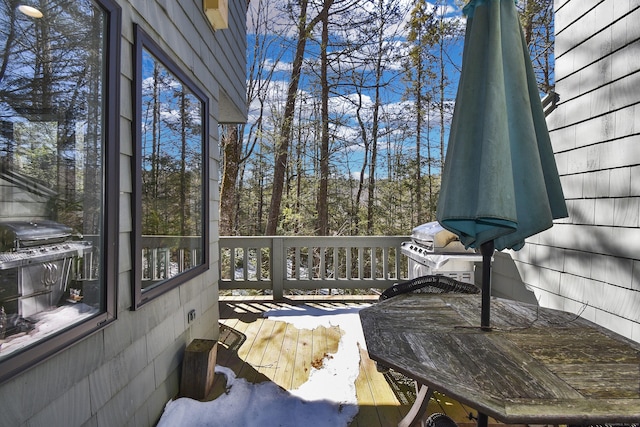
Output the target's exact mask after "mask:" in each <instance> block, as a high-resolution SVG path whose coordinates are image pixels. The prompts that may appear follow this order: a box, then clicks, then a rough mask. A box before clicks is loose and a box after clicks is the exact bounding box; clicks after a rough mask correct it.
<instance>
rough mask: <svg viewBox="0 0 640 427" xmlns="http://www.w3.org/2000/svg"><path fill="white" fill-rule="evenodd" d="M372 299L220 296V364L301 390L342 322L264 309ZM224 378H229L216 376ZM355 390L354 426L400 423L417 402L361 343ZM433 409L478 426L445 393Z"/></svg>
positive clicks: (330, 349)
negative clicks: (315, 322)
mask: <svg viewBox="0 0 640 427" xmlns="http://www.w3.org/2000/svg"><path fill="white" fill-rule="evenodd" d="M373 301H374V300H371V298H367V297H362V298H353V299H350V300H345V299H344V297H340V299H336V297H326V296H322V297H318V298H313V297H305V299H288V300H285V301H282V302H274V301H273V300H271V299H270V298H260V297H251V298H250V299H249V298H247V297H244V298H239V297H221V298H220V323H221V325H222V327H221V337H220V341H223V342H225V343H226V344H227V345H228V346H229V347H230V348H227V345H221V346H219V349H218V357H217V364H219V365H222V366H226V367H228V368H231V369H232V370H233V371H234V372H235V373H236V374H237V376H238V377H240V378H245V379H247V380H249V381H251V382H262V381H273V382H274V383H276V384H278V385H279V386H281V387H282V388H284V389H287V390H293V389H296V388H298V387H299V386H300V385H301V384H303V383H304V382H306V381H307V380H308V378H309V372H310V370H311V368H312V367H313V366H315V367H319V366H321V365H322V360H323V359H324V357H325V356H327V355H330V354H335V353H336V352H337V349H338V343H339V341H340V337H341V333H342V332H341V330H340V329H339V327H338V326H332V327H328V328H327V327H318V328H316V329H314V330H309V329H298V328H296V327H294V326H293V325H292V324H290V323H286V322H282V321H273V320H270V319H267V318H265V317H263V313H264V312H266V311H268V310H273V309H276V310H277V309H282V308H285V307H287V308H291V306H295V305H302V304H306V305H307V306H311V307H316V308H325V309H330V310H337V309H341V308H348V307H353V306H357V305H363V304H366V303H372V302H373ZM327 313H328V314H331V311H329V310H328V311H327ZM221 383H224V382H223V381H216V384H221ZM394 390H395V391H394ZM222 392H223V390H222V388H221V387H216V389H214V391H213V392H212V393H211V395H210V396H209V397H208V399H214V398H215V397H217V396H218V395H219V394H220V393H222ZM327 392H329V393H330V391H329V390H328V391H327ZM356 395H357V399H358V406H359V413H358V415H357V416H356V418H355V419H354V420H353V421H352V423H351V427H378V426H379V427H389V426H396V425H397V424H398V422H399V421H400V420H401V419H402V418H403V417H404V416H405V415H406V413H407V412H408V411H409V408H410V406H411V403H413V402H412V401H410V400H411V399H412V397H413V396H412V390H411V383H410V382H409V381H408V380H407V379H406V378H404V377H402V376H400V375H398V374H395V373H393V372H392V373H388V374H386V375H384V374H383V373H380V372H378V370H377V368H376V365H375V363H374V362H373V361H372V360H371V359H369V357H368V354H367V352H366V349H364V348H360V367H359V374H358V377H357V380H356ZM433 412H443V413H446V414H447V415H449V416H450V417H452V418H453V419H454V420H455V421H456V422H458V424H459V425H460V426H462V427H470V426H474V425H475V422H474V421H472V420H470V419H469V414H470V413H472V414H473V415H476V414H475V411H473V410H472V409H470V408H468V407H464V406H462V405H460V404H459V403H457V402H454V401H451V400H449V399H447V398H446V397H445V396H442V395H438V394H436V395H434V398H432V400H431V402H430V407H429V413H433ZM491 424H496V423H494V422H492V423H491ZM500 426H502V427H504V424H501V425H500Z"/></svg>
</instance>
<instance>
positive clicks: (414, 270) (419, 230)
mask: <svg viewBox="0 0 640 427" xmlns="http://www.w3.org/2000/svg"><path fill="white" fill-rule="evenodd" d="M400 251H401V252H402V253H403V254H404V255H406V256H407V258H408V259H409V279H415V278H418V277H422V276H427V275H442V276H446V277H451V278H453V279H456V280H458V281H460V282H466V283H472V284H473V283H474V281H475V275H474V271H475V268H474V263H475V262H480V261H482V255H480V254H477V253H476V252H475V251H473V250H470V249H469V250H468V249H465V248H464V246H463V245H462V243H460V241H459V240H458V238H457V236H456V235H455V234H453V233H451V232H449V231H447V230H445V229H444V228H442V226H441V225H440V224H439V223H438V222H430V223H427V224H422V225H420V226H418V227H416V228H414V229H413V231H412V233H411V241H407V242H403V243H402V245H401V247H400Z"/></svg>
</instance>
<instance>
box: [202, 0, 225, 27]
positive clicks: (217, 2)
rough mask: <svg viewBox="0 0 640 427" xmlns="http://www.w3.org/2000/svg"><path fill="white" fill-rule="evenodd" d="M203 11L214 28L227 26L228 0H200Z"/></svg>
mask: <svg viewBox="0 0 640 427" xmlns="http://www.w3.org/2000/svg"><path fill="white" fill-rule="evenodd" d="M202 1H203V6H204V13H205V14H206V15H207V18H209V22H211V25H213V28H214V29H216V30H222V29H225V28H229V0H202Z"/></svg>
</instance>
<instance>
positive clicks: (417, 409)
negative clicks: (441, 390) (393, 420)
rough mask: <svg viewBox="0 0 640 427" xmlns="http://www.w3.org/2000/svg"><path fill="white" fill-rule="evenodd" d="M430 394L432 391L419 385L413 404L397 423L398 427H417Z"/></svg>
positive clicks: (425, 409)
mask: <svg viewBox="0 0 640 427" xmlns="http://www.w3.org/2000/svg"><path fill="white" fill-rule="evenodd" d="M432 394H433V390H431V389H429V387H427V386H426V385H420V390H419V391H418V395H417V396H416V401H415V403H414V404H413V406H412V407H411V409H409V413H408V414H407V415H406V416H405V417H404V418H403V419H402V420H401V421H400V422H399V423H398V427H419V426H420V420H421V419H422V417H423V416H424V413H425V412H426V411H427V405H428V404H429V399H431V395H432Z"/></svg>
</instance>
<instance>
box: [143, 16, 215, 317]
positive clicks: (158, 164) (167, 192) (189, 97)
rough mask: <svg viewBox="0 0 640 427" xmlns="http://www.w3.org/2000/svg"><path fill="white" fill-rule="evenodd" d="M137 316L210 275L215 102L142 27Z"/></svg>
mask: <svg viewBox="0 0 640 427" xmlns="http://www.w3.org/2000/svg"><path fill="white" fill-rule="evenodd" d="M135 36H136V40H135V44H136V61H135V66H136V69H135V76H136V92H135V94H134V98H135V102H136V106H135V117H134V123H136V126H137V129H136V150H135V161H134V170H135V175H136V209H135V211H136V214H135V226H136V229H135V230H136V231H135V239H134V252H133V253H134V256H135V267H134V272H133V274H134V278H133V281H132V282H133V296H134V298H133V300H134V305H133V308H134V309H135V308H138V307H139V306H140V305H142V304H144V303H145V302H147V301H149V300H150V299H152V298H154V297H156V296H158V295H160V294H162V293H164V292H166V291H167V290H169V289H172V288H173V287H175V286H177V285H179V284H180V283H183V282H184V281H185V280H187V279H189V278H191V277H194V276H195V275H197V274H200V273H201V272H202V271H204V270H206V269H207V268H208V244H207V237H208V198H207V195H208V194H209V192H208V188H209V186H208V174H207V162H208V159H209V156H208V149H207V144H206V141H207V137H208V135H209V132H208V126H207V120H206V119H207V117H208V115H209V112H208V101H207V98H206V96H205V95H204V93H203V92H202V91H201V90H199V89H198V87H197V86H196V85H195V84H194V83H193V82H192V81H191V80H190V79H189V78H188V77H187V76H186V74H185V73H184V72H182V70H181V69H180V68H179V67H178V66H177V65H176V64H175V63H174V62H173V61H171V60H170V59H169V57H168V56H167V55H165V54H164V53H163V51H162V50H161V49H160V47H159V46H158V45H157V44H156V43H155V42H154V41H153V40H151V38H150V37H149V36H148V35H147V34H146V33H145V32H144V31H142V30H141V29H140V28H139V27H137V26H136V31H135Z"/></svg>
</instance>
